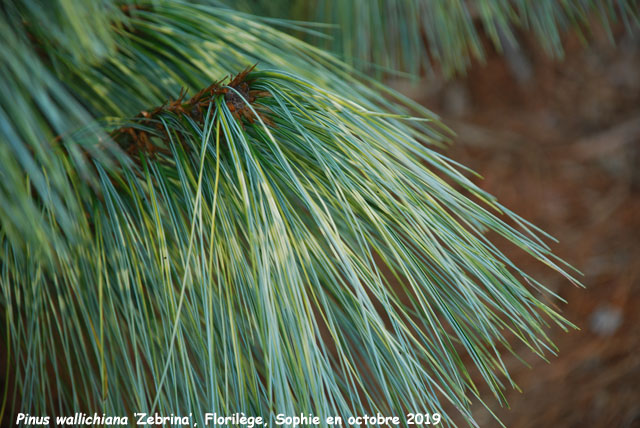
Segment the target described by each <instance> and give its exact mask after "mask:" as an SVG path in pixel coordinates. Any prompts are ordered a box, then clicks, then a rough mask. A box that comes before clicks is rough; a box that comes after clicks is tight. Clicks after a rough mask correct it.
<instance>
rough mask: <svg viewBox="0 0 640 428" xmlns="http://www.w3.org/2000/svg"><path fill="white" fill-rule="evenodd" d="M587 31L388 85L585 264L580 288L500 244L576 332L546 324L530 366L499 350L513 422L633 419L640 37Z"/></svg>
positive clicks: (639, 370)
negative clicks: (560, 47) (551, 44)
mask: <svg viewBox="0 0 640 428" xmlns="http://www.w3.org/2000/svg"><path fill="white" fill-rule="evenodd" d="M594 33H595V34H594V35H593V40H590V43H589V46H588V47H586V46H585V44H584V43H583V42H582V41H581V40H580V39H579V38H578V36H577V35H576V34H568V35H567V36H566V40H565V43H564V45H565V47H566V55H565V58H563V59H555V60H554V59H551V58H550V57H549V56H548V55H546V54H545V53H544V52H542V50H541V49H540V47H539V45H538V44H537V43H536V42H534V41H533V40H528V39H527V37H526V36H522V37H521V42H522V48H521V49H520V50H515V49H509V48H507V49H506V50H505V52H504V54H498V53H497V52H495V51H493V52H492V50H491V49H492V48H491V45H490V44H489V43H487V44H486V46H487V51H488V52H489V54H488V58H487V60H486V62H485V63H484V64H481V63H476V64H474V65H473V66H472V67H471V69H470V70H469V71H468V72H467V74H466V75H465V76H461V77H458V78H456V79H453V80H445V79H441V78H439V77H437V76H436V77H430V78H425V79H424V80H422V81H420V82H418V83H415V82H414V83H412V82H408V81H402V80H396V81H391V82H390V85H391V86H393V87H394V88H396V89H398V90H400V91H401V92H403V93H405V94H406V95H408V96H410V97H411V98H413V99H415V100H417V101H419V102H420V103H422V104H423V105H425V106H427V107H428V108H430V109H431V110H433V111H434V112H436V113H438V114H440V115H441V116H442V119H443V120H444V122H445V123H446V124H448V125H449V126H450V127H451V128H452V129H453V130H454V131H455V132H456V133H457V137H456V138H455V140H454V144H453V146H452V147H451V148H449V149H448V150H446V151H445V153H446V154H447V155H448V156H449V157H450V158H452V159H454V160H456V161H458V162H460V163H462V164H463V165H466V166H469V167H470V168H472V169H473V170H475V171H476V172H478V173H479V174H480V175H482V176H483V177H484V179H479V180H476V183H478V184H479V185H480V186H481V187H482V188H484V189H485V190H487V191H489V192H490V193H492V194H493V195H495V196H497V197H498V199H499V200H500V202H502V203H503V204H504V205H506V206H507V207H508V208H510V209H512V210H513V211H515V212H516V213H518V214H520V215H522V216H523V217H524V218H526V219H527V220H529V221H532V222H533V223H534V224H536V225H538V226H540V227H542V228H543V229H544V230H545V231H547V232H549V233H550V234H551V235H553V236H554V237H556V238H557V239H558V240H559V243H557V244H553V245H552V248H553V249H554V251H555V252H556V253H557V254H558V255H559V256H561V257H562V258H564V259H565V260H567V261H568V262H570V263H571V264H572V265H573V266H575V267H576V268H577V269H579V270H580V271H581V272H582V273H583V274H584V276H583V277H582V280H583V283H584V285H585V286H586V289H580V288H576V287H573V286H572V285H571V284H569V283H568V282H566V281H564V280H562V278H559V277H558V276H557V275H553V274H551V273H550V272H549V271H547V270H545V268H544V266H540V264H538V263H535V262H533V261H532V260H531V259H529V258H527V257H526V256H523V255H522V254H521V253H520V252H518V251H517V250H514V249H513V248H509V247H505V248H504V250H505V251H507V252H508V253H509V255H510V256H511V257H512V258H513V259H514V260H516V261H517V264H519V265H521V266H523V267H525V268H526V269H525V270H527V269H528V271H529V272H531V273H534V276H537V277H538V278H540V279H542V282H543V283H544V284H546V285H548V286H549V287H550V288H551V289H552V290H553V291H554V292H556V293H557V294H559V295H560V296H561V297H562V298H564V299H566V300H567V301H568V304H563V305H561V306H560V308H561V310H562V312H563V314H564V315H565V316H566V317H567V318H568V319H569V320H571V321H572V322H574V323H575V324H576V325H577V326H578V327H579V328H580V330H579V331H572V332H569V333H565V332H563V331H561V330H560V329H552V330H551V331H550V336H551V338H552V340H553V341H554V342H555V343H556V344H557V345H558V348H559V354H558V356H553V355H549V361H548V362H545V361H543V360H540V359H539V358H537V357H533V356H532V355H531V353H530V352H528V351H527V350H526V349H524V347H522V349H516V350H517V351H518V353H520V354H521V355H523V356H524V359H525V360H526V363H527V364H529V365H530V367H527V366H526V365H525V364H523V363H522V362H520V361H518V360H516V359H515V358H511V359H509V358H507V361H508V363H509V364H508V365H509V368H510V371H511V373H512V375H513V379H514V380H515V382H516V383H517V384H518V386H519V387H520V388H521V390H522V392H519V391H517V390H513V389H509V388H508V389H507V392H506V399H507V401H508V402H509V405H510V407H511V408H510V409H507V408H502V409H500V406H493V408H494V409H495V408H497V409H498V411H497V416H498V417H499V418H500V419H501V420H502V421H503V422H504V423H505V425H506V426H508V427H511V428H524V427H547V426H549V427H550V426H556V427H586V426H588V427H640V37H638V35H630V34H628V33H626V32H625V31H624V30H623V29H621V30H620V31H616V32H615V33H614V38H615V41H616V43H615V45H614V44H612V43H611V41H610V39H609V37H608V36H607V34H606V33H605V31H603V30H599V29H597V28H596V29H595V30H594ZM485 396H487V397H488V396H490V395H489V394H487V395H485ZM489 403H490V404H495V403H491V401H489ZM475 413H476V415H477V420H478V422H479V424H480V426H481V427H488V426H498V423H497V422H496V421H495V420H494V419H493V418H492V417H491V415H490V414H489V413H488V412H487V411H486V410H485V409H484V407H482V406H480V405H478V406H477V409H476V412H475Z"/></svg>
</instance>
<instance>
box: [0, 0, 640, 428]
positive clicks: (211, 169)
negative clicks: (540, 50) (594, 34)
mask: <svg viewBox="0 0 640 428" xmlns="http://www.w3.org/2000/svg"><path fill="white" fill-rule="evenodd" d="M234 3H235V2H228V4H225V3H223V2H217V1H213V0H211V1H208V0H200V1H196V2H187V1H180V0H139V1H116V0H93V1H84V0H51V1H45V0H23V1H9V2H4V3H3V4H2V6H0V21H1V24H0V39H2V40H3V43H1V44H0V72H1V75H2V79H0V91H1V93H2V97H0V159H1V162H0V314H1V315H2V317H3V325H4V327H3V339H2V340H3V342H4V343H5V346H3V347H2V349H4V350H5V351H4V352H5V353H6V356H5V357H4V358H5V361H6V364H7V368H8V370H7V373H9V374H8V376H7V377H6V378H5V379H6V384H5V388H4V391H5V394H4V395H3V402H2V403H3V404H2V415H1V417H2V418H3V420H7V421H9V422H10V423H15V414H16V413H17V412H23V413H29V414H33V415H45V414H47V415H67V416H68V415H73V414H74V412H88V413H93V412H97V413H98V414H100V415H102V414H107V415H114V416H118V415H123V414H127V413H131V412H147V413H150V414H153V413H154V412H157V413H159V414H163V415H171V414H175V415H185V414H189V413H193V415H194V417H195V421H197V422H198V423H199V424H202V423H203V420H202V419H201V416H202V415H203V414H204V413H205V412H217V413H218V414H232V413H234V412H244V413H246V414H247V415H263V416H265V417H266V418H267V419H268V418H269V417H270V415H275V414H277V413H285V414H289V415H294V414H299V413H314V414H317V415H343V416H344V417H347V416H349V415H361V414H365V413H374V414H375V412H380V413H382V414H403V412H406V411H438V412H440V413H442V414H443V417H442V423H443V424H445V425H448V424H451V419H450V417H448V416H447V415H446V414H445V413H446V410H447V409H456V411H457V412H460V413H462V414H463V415H464V417H465V418H466V419H467V420H468V421H469V423H470V424H474V422H473V417H472V415H471V413H470V410H469V409H470V405H471V403H472V401H473V400H475V399H481V400H482V399H483V398H484V397H479V395H478V394H479V393H478V387H477V386H476V385H475V384H474V383H473V381H472V380H471V376H470V374H469V372H470V371H471V366H475V367H474V369H473V370H474V371H476V372H478V373H479V374H480V376H481V377H482V378H483V379H484V381H485V382H486V383H487V384H488V385H489V387H490V389H491V390H492V391H493V392H494V394H495V395H496V396H497V397H500V396H501V391H502V390H503V388H504V387H505V385H506V384H510V383H511V381H510V378H509V374H508V372H507V371H506V369H505V367H504V364H503V362H502V354H504V353H505V352H507V353H508V352H510V351H511V345H512V344H513V343H515V342H517V341H520V342H522V343H524V344H526V345H527V346H528V347H529V348H530V349H531V350H532V351H533V352H535V353H537V354H540V355H541V356H542V355H544V354H546V353H549V352H553V350H554V348H553V345H552V344H551V343H550V341H549V339H548V337H547V335H546V331H547V328H548V325H549V324H551V323H554V324H559V325H560V326H562V327H569V326H571V324H570V323H569V322H567V321H566V320H564V319H563V318H562V316H561V315H559V313H558V311H557V309H555V307H554V305H555V303H554V302H553V300H554V299H555V297H554V296H553V294H552V293H551V292H549V291H548V290H546V289H545V287H544V285H543V284H540V283H539V282H538V281H536V279H535V278H533V277H531V276H530V275H528V274H527V273H526V272H524V271H522V270H521V269H519V268H518V266H516V265H514V264H513V263H512V262H511V261H510V260H509V259H508V258H507V257H506V256H505V255H504V254H503V253H502V252H501V251H500V250H499V249H498V248H497V246H496V245H494V243H493V240H490V239H489V238H488V232H492V234H491V236H492V237H495V239H499V240H503V241H508V242H510V243H511V244H513V245H515V246H517V247H519V248H521V249H522V251H525V252H526V253H528V254H530V255H531V256H532V257H534V258H535V259H537V260H539V261H540V262H541V263H544V264H546V265H548V266H549V267H550V268H552V269H554V270H556V271H557V272H558V273H559V274H561V275H564V276H566V277H567V278H568V279H569V280H570V281H574V282H575V279H574V278H573V276H572V275H573V274H572V273H571V269H570V268H568V267H567V266H566V265H565V264H564V263H563V262H562V261H561V260H559V259H558V258H556V257H555V256H554V255H553V254H552V253H551V251H550V249H549V247H548V245H547V244H546V243H545V241H548V238H549V237H548V236H547V235H545V234H544V232H542V231H540V230H539V229H537V228H536V227H535V226H533V225H531V224H529V223H528V222H526V221H525V220H524V219H522V218H520V217H519V216H517V215H516V214H514V213H512V212H510V211H509V210H508V209H507V208H505V207H503V206H502V205H500V204H499V203H498V202H497V201H496V199H495V198H494V197H493V196H491V195H489V194H487V193H486V192H484V191H483V190H481V189H480V188H479V187H477V186H476V185H474V184H473V183H472V182H471V181H470V179H469V176H470V174H471V172H470V171H467V170H466V169H465V168H464V167H463V166H461V165H459V164H456V163H455V162H454V161H452V160H450V159H448V158H446V157H445V156H443V155H442V152H441V150H439V147H440V146H441V145H442V144H443V143H444V142H446V141H447V140H448V138H449V137H450V131H449V130H448V129H447V128H446V127H445V126H444V125H443V124H442V123H440V121H439V120H438V118H437V117H436V116H435V115H433V114H432V113H430V112H428V111H426V110H425V109H423V108H422V107H420V106H418V105H415V104H413V103H412V102H411V101H409V100H407V99H405V98H403V97H402V96H400V95H399V94H397V93H394V92H393V91H391V90H389V89H387V88H386V87H385V86H384V85H383V84H382V83H381V82H380V81H379V80H375V79H374V77H375V76H374V77H368V76H367V75H365V74H362V71H361V70H370V69H371V67H373V66H375V64H373V63H371V62H370V61H378V60H380V64H379V65H381V66H383V67H387V68H397V69H398V70H403V67H404V66H403V64H405V65H406V64H409V62H407V61H409V59H410V58H411V61H413V60H416V61H418V62H419V63H422V62H423V61H424V58H426V57H428V56H429V48H428V46H427V48H426V49H427V50H426V51H422V50H421V49H413V48H412V47H411V46H413V45H412V43H417V39H415V38H412V37H418V36H419V38H420V40H422V38H423V36H424V34H422V33H421V32H420V31H418V32H416V33H415V34H414V33H410V32H401V34H400V36H398V34H399V33H397V32H396V31H394V29H397V28H399V27H402V25H399V22H400V23H403V22H406V23H407V25H423V24H424V23H425V22H431V21H428V20H427V21H420V22H422V24H420V22H413V21H412V19H413V18H412V16H413V15H411V14H407V11H408V10H409V11H413V9H412V7H413V6H412V5H418V4H420V5H419V7H417V6H416V7H417V9H416V10H419V11H420V14H422V16H431V15H429V13H432V12H433V13H435V12H437V13H436V15H433V16H431V18H429V19H431V20H434V21H433V22H437V23H438V25H437V26H435V27H433V28H432V29H431V30H430V31H433V32H435V33H433V34H432V33H431V32H427V34H426V35H427V40H430V41H431V42H433V43H440V44H438V45H437V46H438V48H437V49H448V48H447V46H449V43H455V44H456V46H458V45H459V46H467V47H473V46H475V44H476V43H477V41H476V37H477V34H476V33H475V31H476V29H475V27H474V22H473V20H472V19H463V20H460V19H459V18H460V16H463V15H464V16H466V14H467V13H470V12H469V10H467V9H465V8H467V7H469V3H473V2H462V1H455V2H453V1H451V2H449V1H447V2H443V1H433V2H429V1H426V0H425V1H424V2H417V1H407V2H406V4H403V2H399V1H391V0H390V1H388V2H380V1H375V2H371V3H368V2H364V3H363V2H362V1H356V0H352V1H345V2H343V4H342V5H340V6H338V5H337V4H336V5H333V6H331V7H329V6H327V4H328V2H322V1H317V2H316V1H314V2H308V3H309V4H314V5H316V6H317V8H312V7H310V6H306V7H300V6H296V7H293V6H292V7H291V8H290V9H287V8H286V7H285V6H286V5H284V6H282V11H283V14H284V13H285V12H286V13H287V15H286V17H287V18H304V19H306V20H307V21H305V22H299V21H292V20H283V19H278V18H274V17H267V15H266V12H264V14H263V15H257V13H263V12H259V8H260V7H262V8H263V9H264V7H268V6H267V4H269V2H252V3H253V4H251V3H249V2H248V3H247V4H246V5H245V7H244V8H241V4H240V3H238V4H236V5H235V8H234ZM276 3H277V4H282V2H275V3H273V4H271V6H270V7H271V10H272V11H273V10H275V11H278V10H280V9H278V8H277V7H275V5H276ZM294 3H295V4H298V3H297V2H291V4H292V5H293V4H294ZM365 3H366V4H370V5H374V4H375V5H384V7H385V8H386V9H388V10H390V11H394V10H395V11H396V12H397V13H394V14H391V13H385V14H383V15H384V16H383V15H379V14H378V12H380V11H379V10H375V11H372V10H369V9H366V10H365V8H364V4H365ZM615 3H616V4H615V5H613V2H612V3H611V4H610V3H608V2H597V1H568V2H562V4H563V5H565V9H562V10H559V9H558V8H554V7H551V6H550V4H551V2H547V1H544V2H531V3H530V2H520V1H514V2H508V1H495V2H493V1H491V2H490V1H487V0H485V1H479V2H477V4H476V12H475V13H480V15H481V16H482V17H483V22H484V23H485V26H487V25H488V24H487V23H490V22H492V23H495V25H498V24H499V25H500V26H501V28H502V30H501V31H506V30H510V29H513V28H515V27H517V26H518V25H521V24H523V23H529V24H530V25H531V26H532V27H533V29H534V30H536V31H541V32H542V29H545V28H551V29H553V30H554V31H561V30H562V29H563V28H565V27H566V25H567V24H568V23H569V21H571V20H572V19H573V18H575V17H583V16H586V14H588V13H590V12H592V11H593V10H594V9H597V10H599V9H598V8H597V7H596V6H602V9H603V10H602V11H601V15H602V16H603V17H604V18H605V21H606V22H609V20H616V19H623V20H625V21H626V22H627V23H628V25H630V26H632V25H637V16H638V15H637V10H636V9H635V7H636V6H635V5H634V2H628V3H627V2H624V1H623V2H615ZM445 4H446V5H447V6H445ZM529 4H535V5H542V4H544V5H548V8H549V9H548V10H546V11H542V10H540V9H542V6H540V9H538V6H535V7H532V9H531V10H530V9H529V7H528V6H527V5H529ZM332 7H335V8H338V7H340V8H347V9H348V10H349V11H350V13H349V14H346V13H344V14H338V13H337V12H336V11H337V10H339V9H332ZM350 7H353V8H352V9H349V8H350ZM407 8H409V9H407ZM322 10H330V11H332V15H331V16H336V17H338V16H339V17H340V19H341V20H338V21H336V22H334V24H338V25H339V26H343V27H346V28H342V33H341V34H342V37H341V38H338V39H335V43H343V42H344V40H347V39H348V40H352V44H349V43H347V42H344V43H343V44H340V45H339V47H340V48H339V49H336V52H334V53H332V52H330V51H327V50H325V49H326V48H328V47H332V46H333V45H331V46H330V45H327V44H326V43H325V42H324V41H323V40H324V38H322V37H320V36H321V32H322V31H323V29H324V27H323V26H311V25H309V23H308V21H309V20H311V19H314V17H318V15H317V14H316V13H317V12H318V11H322ZM290 11H297V12H296V13H297V14H298V15H296V16H289V13H290ZM334 12H336V13H334ZM569 12H571V13H569ZM528 13H531V14H528ZM420 14H418V15H420ZM461 14H462V15H461ZM283 16H285V15H283ZM372 17H375V18H376V22H374V23H371V26H372V27H376V28H379V29H380V33H379V34H377V35H376V34H375V32H374V31H371V32H370V33H362V32H361V33H358V35H357V37H355V38H353V39H350V38H349V34H352V33H351V32H352V31H353V29H355V28H364V27H362V25H361V24H362V23H364V22H371V21H370V20H371V19H372ZM347 18H348V19H350V20H351V21H350V22H342V20H344V19H347ZM387 18H388V19H389V21H388V22H387V21H386V19H387ZM489 18H491V19H489ZM318 19H320V18H318ZM320 20H321V21H325V22H326V19H320ZM378 20H379V21H380V22H378ZM454 24H455V25H454ZM525 27H526V25H525ZM332 28H333V27H332ZM402 28H405V27H402ZM406 28H409V27H406ZM411 28H413V27H411ZM429 28H431V27H429ZM491 28H492V27H491V26H490V25H489V26H488V30H491ZM489 32H490V33H491V31H489ZM508 34H511V33H508ZM545 34H546V33H545ZM553 34H555V33H553ZM398 37H401V41H400V39H397V38H398ZM366 40H368V44H366V45H364V46H361V43H364V41H366ZM496 40H497V39H496ZM396 41H397V42H398V43H400V44H399V46H402V47H403V49H401V51H402V52H399V53H398V55H404V56H402V60H396V59H393V58H390V57H388V56H385V55H386V54H388V53H389V52H390V49H389V46H392V45H393V43H396ZM309 42H315V43H316V44H317V45H318V46H314V45H313V44H310V43H309ZM378 42H380V43H378ZM353 43H356V44H357V50H358V52H361V54H356V53H354V51H353V49H355V47H354V45H353ZM390 44H391V45H390ZM336 46H338V45H336ZM432 46H436V45H432ZM333 47H335V46H333ZM343 48H344V49H343ZM362 49H366V52H365V51H364V50H362ZM473 50H474V49H471V50H469V49H462V48H461V49H459V51H455V61H450V60H452V59H453V57H452V58H449V57H448V56H447V55H444V56H443V55H435V56H433V55H431V57H433V59H435V60H436V61H439V62H438V63H439V64H441V65H444V66H445V67H452V68H453V69H458V68H460V67H459V65H460V64H464V63H465V61H467V60H468V55H469V52H471V51H473ZM405 51H406V52H405ZM451 52H454V51H451ZM335 53H337V54H338V55H337V56H336V55H335ZM394 55H396V53H394ZM339 56H341V57H342V59H339V58H338V57H339ZM385 58H386V59H385ZM394 58H396V57H395V56H394ZM421 58H422V59H421ZM345 61H346V62H345ZM363 62H367V63H368V64H369V65H370V66H371V67H370V66H367V67H359V64H362V63H363ZM347 63H349V64H355V65H356V66H358V67H359V68H358V67H356V68H352V67H351V66H350V65H347ZM396 66H397V67H396ZM359 69H360V71H359ZM416 70H417V69H416ZM405 71H406V70H405ZM409 71H411V67H409ZM414 71H415V70H414ZM378 77H379V76H378Z"/></svg>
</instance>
